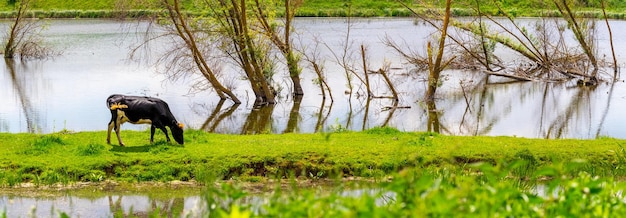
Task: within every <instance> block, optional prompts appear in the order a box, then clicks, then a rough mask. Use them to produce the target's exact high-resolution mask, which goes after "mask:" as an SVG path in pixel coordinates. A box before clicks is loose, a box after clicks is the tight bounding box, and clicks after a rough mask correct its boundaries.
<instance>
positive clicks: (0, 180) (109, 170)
mask: <svg viewBox="0 0 626 218" xmlns="http://www.w3.org/2000/svg"><path fill="white" fill-rule="evenodd" d="M122 134H123V138H124V140H125V142H126V143H127V144H128V145H129V146H127V147H120V146H117V145H107V144H106V143H105V137H106V132H102V131H100V132H78V133H70V132H61V133H54V134H47V135H38V134H8V133H0V145H2V146H0V169H1V171H0V185H2V186H5V187H6V186H13V185H16V184H19V183H24V182H28V183H34V184H36V185H46V184H56V183H63V184H67V183H72V182H75V181H95V182H97V181H103V180H114V181H121V182H143V181H173V180H181V181H190V180H194V181H207V180H211V179H225V180H231V179H232V180H240V181H252V182H256V181H266V180H268V179H282V178H292V177H296V178H308V179H317V178H338V177H340V178H345V177H364V178H384V177H386V176H388V175H391V174H393V173H396V172H398V171H401V170H402V169H405V168H419V169H424V170H427V171H438V170H441V169H444V168H455V169H456V168H459V169H463V168H464V167H467V166H468V165H469V164H472V163H479V162H484V163H489V164H490V165H494V166H496V165H509V164H512V163H516V162H519V161H522V163H523V164H521V165H520V166H519V167H518V168H519V169H516V170H514V171H513V173H517V175H518V176H520V177H529V176H530V175H532V173H534V171H535V170H536V169H538V168H539V167H542V166H547V165H553V164H568V163H570V162H577V163H578V162H580V163H579V164H577V165H576V166H577V167H576V168H572V169H571V172H568V173H571V174H576V173H578V172H579V171H585V172H589V173H591V174H592V175H600V176H611V177H616V178H619V177H623V176H624V175H626V171H625V170H624V169H622V167H621V164H623V163H626V157H625V156H626V155H625V153H624V150H623V148H622V144H623V143H624V141H623V140H617V139H597V140H541V139H524V138H515V137H458V136H441V135H436V134H430V133H405V132H399V131H397V130H395V129H389V128H377V129H373V130H369V131H365V132H340V133H323V134H322V133H320V134H271V135H222V134H210V133H204V132H199V131H192V130H190V131H187V132H185V137H186V138H185V141H186V142H185V145H184V146H179V145H174V144H168V143H166V142H164V141H163V140H161V141H157V142H156V143H155V144H149V143H148V142H147V139H148V137H149V133H148V132H136V131H125V132H123V133H122ZM155 137H157V139H159V138H160V139H162V138H163V136H162V135H158V134H157V136H155ZM113 138H115V137H114V136H113ZM114 141H115V140H114Z"/></svg>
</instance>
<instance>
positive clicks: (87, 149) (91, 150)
mask: <svg viewBox="0 0 626 218" xmlns="http://www.w3.org/2000/svg"><path fill="white" fill-rule="evenodd" d="M103 151H104V145H102V144H95V143H92V144H88V145H86V146H83V145H79V146H78V148H77V149H76V152H77V153H78V155H80V156H96V155H99V154H101V153H102V152H103Z"/></svg>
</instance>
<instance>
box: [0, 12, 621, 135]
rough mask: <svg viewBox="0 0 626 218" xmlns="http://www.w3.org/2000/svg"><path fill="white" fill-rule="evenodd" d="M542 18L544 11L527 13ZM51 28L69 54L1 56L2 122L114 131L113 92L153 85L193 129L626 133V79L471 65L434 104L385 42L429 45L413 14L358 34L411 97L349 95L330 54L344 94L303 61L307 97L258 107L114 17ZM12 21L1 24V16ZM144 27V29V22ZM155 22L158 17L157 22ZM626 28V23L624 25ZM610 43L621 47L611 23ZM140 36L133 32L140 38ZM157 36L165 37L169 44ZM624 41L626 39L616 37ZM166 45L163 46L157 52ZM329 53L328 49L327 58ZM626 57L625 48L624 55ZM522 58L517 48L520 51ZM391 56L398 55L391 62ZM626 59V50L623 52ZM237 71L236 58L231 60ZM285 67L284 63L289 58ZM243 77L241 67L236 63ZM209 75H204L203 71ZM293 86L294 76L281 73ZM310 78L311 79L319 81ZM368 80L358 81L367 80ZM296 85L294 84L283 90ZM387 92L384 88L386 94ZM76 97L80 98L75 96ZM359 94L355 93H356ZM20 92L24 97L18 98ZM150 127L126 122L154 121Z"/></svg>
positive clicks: (446, 83)
mask: <svg viewBox="0 0 626 218" xmlns="http://www.w3.org/2000/svg"><path fill="white" fill-rule="evenodd" d="M522 21H524V22H532V20H530V21H527V20H522ZM49 22H50V25H49V28H48V29H47V30H46V31H44V32H43V33H42V34H44V36H45V37H46V39H47V40H49V41H51V42H52V44H53V46H57V47H60V48H62V50H63V55H61V56H59V57H55V58H54V59H50V60H32V61H29V62H27V63H21V62H6V61H5V62H0V65H2V64H4V66H0V67H1V68H4V69H6V70H5V73H2V75H0V76H1V78H0V79H1V80H0V87H2V88H3V89H4V90H3V91H2V92H0V99H2V100H4V101H5V102H7V103H8V105H4V106H3V107H0V131H2V132H43V133H49V132H53V131H59V130H61V129H64V128H67V129H68V130H72V131H93V130H104V129H105V128H106V123H107V122H108V119H109V116H110V114H109V113H108V111H107V110H106V108H105V107H104V104H103V102H104V99H106V97H107V96H108V95H110V94H111V93H121V94H130V95H148V96H154V97H159V98H162V99H164V100H165V101H167V102H168V103H169V105H170V108H171V110H172V112H173V113H174V114H175V116H176V118H177V119H178V120H180V121H182V122H183V123H185V124H186V126H188V127H189V128H194V129H202V130H205V131H209V132H217V133H228V134H257V133H287V132H303V133H311V132H320V131H332V130H333V128H339V127H340V128H345V129H348V130H357V131H360V130H364V129H368V128H372V127H377V126H390V127H394V128H398V129H400V130H403V131H439V132H441V133H444V134H451V135H516V136H523V137H538V138H571V137H575V138H594V137H597V136H612V137H622V138H626V132H624V131H623V129H624V127H626V117H624V116H622V115H621V111H623V110H624V108H626V101H624V99H625V96H623V94H620V93H626V85H624V82H623V81H619V82H617V83H613V84H604V83H602V84H600V85H599V86H598V87H597V88H595V89H588V88H579V87H576V84H572V83H530V82H526V83H519V82H518V83H510V82H508V81H506V80H496V79H494V78H489V77H486V76H485V75H484V74H483V73H480V72H472V71H461V70H449V71H445V72H444V76H443V77H444V78H443V80H442V81H443V83H442V86H441V87H440V88H439V89H438V93H437V98H438V99H437V101H436V102H435V104H433V105H423V103H421V102H422V98H423V96H424V90H425V87H426V85H425V84H426V83H425V80H424V79H425V76H424V75H422V74H420V73H419V72H416V71H414V70H412V69H410V68H405V67H404V66H405V64H404V63H402V61H401V60H402V59H401V58H400V57H397V56H396V55H394V53H393V52H392V51H391V49H388V48H386V47H385V46H384V45H383V43H382V42H381V40H380V39H381V38H384V36H391V37H397V39H399V40H403V39H404V40H405V41H406V42H407V43H410V44H412V45H415V47H416V48H419V47H420V46H421V45H422V44H423V42H422V41H425V40H424V38H425V37H426V38H427V37H428V34H426V33H428V31H429V30H428V29H425V28H426V27H424V26H419V25H414V23H413V22H412V20H411V19H363V20H358V19H357V20H354V23H353V25H354V26H353V27H352V30H351V31H352V32H351V36H352V37H353V40H355V41H356V42H359V43H356V44H364V45H367V46H368V54H370V55H371V57H370V58H369V60H370V62H371V63H370V65H372V66H377V65H380V66H382V65H383V62H390V65H391V67H392V68H393V69H397V70H394V71H391V72H389V73H388V75H389V78H390V79H391V80H393V84H394V87H395V89H396V90H397V91H398V92H399V99H398V100H397V101H393V100H391V99H385V98H382V99H380V98H373V99H369V98H367V97H365V96H366V95H365V94H366V93H364V91H363V90H364V89H362V88H359V87H356V88H355V89H354V90H355V91H354V93H349V95H348V94H344V92H345V91H346V90H345V88H344V87H346V79H345V75H344V74H343V73H342V72H343V71H342V70H341V68H339V67H338V66H336V64H334V63H325V66H324V70H325V73H326V77H327V82H328V85H329V90H326V91H328V92H331V93H332V96H333V99H332V101H330V100H328V99H327V98H326V97H327V96H328V95H327V94H328V93H322V91H321V90H320V88H319V84H317V83H315V82H311V81H316V79H317V75H316V74H315V73H314V72H313V71H312V70H310V69H303V72H302V81H303V83H302V85H303V88H304V90H305V95H304V96H303V97H302V98H297V99H293V98H289V97H287V98H283V99H284V100H282V101H280V102H278V103H277V104H276V105H272V106H270V107H262V108H255V107H253V104H252V102H251V101H250V102H244V103H243V104H241V105H231V104H230V102H224V101H220V99H219V98H218V97H217V96H215V94H214V93H210V92H190V90H189V87H192V84H195V83H197V81H198V80H197V79H198V78H186V79H181V80H178V81H168V80H166V76H165V75H163V74H158V73H157V72H159V68H158V67H157V66H145V65H144V64H139V63H132V62H129V61H128V60H127V54H128V48H129V47H131V45H132V44H133V39H136V38H140V37H141V36H143V35H142V34H135V33H133V32H129V31H128V28H123V26H124V25H128V24H124V23H118V22H115V21H110V20H51V21H49ZM1 24H2V22H0V25H1ZM133 25H134V28H133V29H138V30H141V29H143V27H142V25H144V24H142V23H139V24H137V23H136V22H135V23H134V24H133ZM146 25H147V24H146ZM295 25H297V27H298V28H299V29H301V30H302V32H306V33H314V34H319V35H324V37H323V38H318V40H319V39H323V40H324V41H325V43H327V44H328V47H330V48H333V47H334V46H339V45H337V44H338V43H337V41H338V40H343V39H344V38H343V37H342V34H340V33H341V32H342V31H345V25H346V24H345V22H343V20H341V19H309V18H300V19H297V21H296V23H295ZM611 25H612V26H614V27H615V29H616V32H615V33H614V34H626V28H621V27H626V22H624V21H613V23H612V24H611ZM622 31H624V32H622ZM314 34H310V35H308V34H304V35H303V36H302V37H301V38H300V39H299V40H302V43H301V44H305V45H307V43H308V44H311V43H313V41H314V40H313V38H314V36H313V35H314ZM598 34H599V37H598V38H599V39H600V41H599V42H598V45H599V53H600V55H601V54H602V53H606V52H605V51H607V52H608V51H609V50H607V49H606V47H603V45H604V43H603V41H602V40H605V38H604V37H603V36H604V35H603V34H606V33H604V32H602V31H600V32H599V33H598ZM129 39H130V40H129ZM166 45H167V44H166V43H163V44H158V43H154V46H166ZM615 46H616V48H617V50H618V51H620V50H622V51H623V50H626V49H620V48H626V41H616V42H615ZM158 50H164V49H155V51H158ZM328 55H329V51H327V50H324V49H321V50H320V57H321V58H323V57H326V56H328ZM619 57H621V56H619V54H618V58H619ZM508 58H509V59H514V58H515V57H508ZM390 60H391V61H390ZM618 61H621V62H623V61H624V60H618ZM224 69H225V71H228V70H232V69H234V68H232V67H229V66H225V67H224ZM277 69H278V70H280V69H281V66H280V65H279V66H277ZM228 73H229V76H230V77H231V78H237V76H238V72H230V71H229V72H228ZM200 79H201V78H200ZM275 80H276V83H278V84H288V83H287V82H286V81H288V78H282V77H280V76H278V77H276V78H275ZM307 81H308V82H307ZM370 83H371V85H372V89H373V90H375V91H377V92H379V91H381V90H387V89H388V87H387V85H386V84H387V83H385V81H383V80H382V79H381V80H380V81H379V80H378V78H376V77H373V78H372V81H371V82H370ZM245 84H246V83H245V81H239V80H233V81H232V86H233V87H237V88H236V89H235V92H236V94H237V95H238V96H241V99H246V98H245V96H247V93H248V92H249V90H248V88H246V87H247V86H246V85H245ZM357 85H358V84H357ZM283 90H289V87H287V88H285V89H283ZM381 95H383V94H381ZM68 96H71V97H70V98H68ZM350 96H352V97H350ZM9 99H15V100H14V101H9ZM146 128H147V127H145V126H141V125H130V124H127V125H125V126H124V129H136V130H143V129H146Z"/></svg>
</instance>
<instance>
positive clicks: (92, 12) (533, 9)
mask: <svg viewBox="0 0 626 218" xmlns="http://www.w3.org/2000/svg"><path fill="white" fill-rule="evenodd" d="M11 2H12V1H3V2H0V18H7V17H12V16H14V12H13V11H14V9H15V5H14V3H11ZM117 2H118V1H116V0H94V1H77V0H69V1H67V0H65V1H64V0H45V1H43V0H39V1H35V2H34V4H33V6H32V12H33V14H34V16H35V17H40V18H79V17H80V18H118V17H140V16H145V15H148V14H153V13H158V12H157V11H158V10H156V8H155V7H154V6H150V4H135V5H125V6H121V5H120V4H117ZM154 2H157V1H154ZM403 2H405V3H406V4H412V7H413V8H414V9H418V10H419V9H420V8H422V9H423V8H425V6H424V5H422V4H416V3H415V2H414V1H411V0H404V1H403ZM182 3H183V8H185V9H186V10H187V11H189V12H190V13H205V11H197V10H194V9H195V8H197V7H196V6H194V2H193V1H192V0H183V1H182ZM463 4H467V3H454V4H453V9H452V15H453V16H468V15H472V14H473V13H474V12H473V11H472V10H471V9H469V6H467V5H463ZM587 4H588V5H586V6H582V7H580V13H583V14H584V15H585V16H589V17H600V15H601V12H600V11H599V8H600V5H599V3H598V2H587ZM428 7H442V5H432V6H428ZM501 7H503V9H504V11H506V12H507V13H508V14H511V15H514V16H528V17H538V16H558V12H557V11H554V10H552V11H550V10H545V8H544V7H541V6H540V5H537V4H536V3H535V2H533V1H529V0H523V1H507V0H505V1H501ZM606 8H607V11H608V13H607V15H608V16H609V17H610V18H614V19H624V18H625V14H626V13H624V9H626V2H624V1H608V2H607V7H606ZM483 10H484V11H483V12H487V13H490V14H492V15H496V16H497V15H502V13H501V11H499V9H497V8H495V7H485V8H484V9H483ZM410 15H411V13H410V12H409V10H407V9H406V8H404V7H403V6H402V5H401V4H399V3H398V2H397V1H395V0H352V1H345V0H305V1H304V3H303V5H302V6H301V7H300V9H299V10H298V12H297V15H296V16H301V17H344V16H354V17H393V16H401V17H404V16H410Z"/></svg>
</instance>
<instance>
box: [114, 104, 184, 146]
mask: <svg viewBox="0 0 626 218" xmlns="http://www.w3.org/2000/svg"><path fill="white" fill-rule="evenodd" d="M107 107H108V108H109V110H110V111H111V121H110V122H109V129H108V132H107V143H108V144H111V129H115V134H117V140H118V142H119V145H120V146H124V143H123V142H122V138H121V137H120V125H122V124H123V123H125V122H130V123H132V124H150V125H151V126H150V143H153V142H154V131H155V129H156V128H159V129H161V131H163V133H165V138H166V139H167V142H170V137H169V135H168V134H167V129H166V128H165V127H166V126H167V127H169V128H170V130H171V131H172V137H174V140H176V142H178V144H181V145H182V144H183V143H184V140H183V124H182V123H179V122H178V121H176V118H174V115H172V112H171V111H170V108H169V106H168V105H167V103H165V101H163V100H161V99H158V98H153V97H143V96H127V95H118V94H115V95H111V96H109V97H108V98H107Z"/></svg>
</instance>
